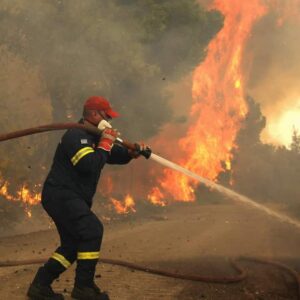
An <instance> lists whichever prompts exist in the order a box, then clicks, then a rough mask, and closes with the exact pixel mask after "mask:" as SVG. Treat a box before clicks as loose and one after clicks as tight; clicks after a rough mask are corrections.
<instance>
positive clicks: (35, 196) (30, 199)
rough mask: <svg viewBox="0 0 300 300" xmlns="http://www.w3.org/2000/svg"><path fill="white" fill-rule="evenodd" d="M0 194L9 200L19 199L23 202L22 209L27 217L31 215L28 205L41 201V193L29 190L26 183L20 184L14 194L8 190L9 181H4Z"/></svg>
mask: <svg viewBox="0 0 300 300" xmlns="http://www.w3.org/2000/svg"><path fill="white" fill-rule="evenodd" d="M37 187H40V185H39V184H38V185H36V186H35V188H37ZM0 196H2V197H4V198H5V199H6V200H9V201H15V202H17V201H20V202H23V203H24V204H25V207H24V210H25V213H26V214H27V216H28V217H31V216H32V214H31V210H30V207H29V206H32V205H36V204H38V203H40V201H41V194H40V193H34V192H31V191H30V190H29V189H28V187H27V186H26V185H23V186H21V187H20V188H19V189H18V190H17V192H16V196H14V195H12V194H11V193H10V192H9V182H8V181H4V182H3V183H2V186H1V188H0Z"/></svg>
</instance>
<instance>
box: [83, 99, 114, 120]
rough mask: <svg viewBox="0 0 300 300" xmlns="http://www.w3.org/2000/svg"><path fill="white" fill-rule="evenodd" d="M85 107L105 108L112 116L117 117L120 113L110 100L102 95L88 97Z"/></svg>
mask: <svg viewBox="0 0 300 300" xmlns="http://www.w3.org/2000/svg"><path fill="white" fill-rule="evenodd" d="M84 108H87V109H93V110H103V111H104V112H105V113H106V114H107V115H109V116H110V117H111V118H116V117H118V116H119V113H117V112H116V111H114V110H113V109H112V107H111V106H110V103H109V102H108V100H106V99H105V98H104V97H101V96H91V97H90V98H88V99H87V100H86V101H85V103H84Z"/></svg>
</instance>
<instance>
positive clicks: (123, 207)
mask: <svg viewBox="0 0 300 300" xmlns="http://www.w3.org/2000/svg"><path fill="white" fill-rule="evenodd" d="M110 200H111V202H112V204H113V205H114V209H115V211H116V212H117V213H118V214H128V213H129V212H134V213H135V212H136V210H135V202H134V199H133V198H132V196H130V195H129V194H128V195H126V197H125V199H124V200H123V201H120V200H117V199H115V198H111V199H110Z"/></svg>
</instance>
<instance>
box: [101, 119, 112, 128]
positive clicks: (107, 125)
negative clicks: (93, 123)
mask: <svg viewBox="0 0 300 300" xmlns="http://www.w3.org/2000/svg"><path fill="white" fill-rule="evenodd" d="M105 128H112V127H111V125H110V124H109V123H108V122H107V121H106V120H104V119H103V120H101V121H100V122H99V124H98V129H99V130H100V131H103V130H104V129H105Z"/></svg>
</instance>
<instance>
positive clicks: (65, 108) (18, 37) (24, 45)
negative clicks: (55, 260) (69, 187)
mask: <svg viewBox="0 0 300 300" xmlns="http://www.w3.org/2000/svg"><path fill="white" fill-rule="evenodd" d="M0 25H1V26H0V53H1V55H0V66H1V68H0V77H1V80H2V86H1V88H0V99H1V100H0V106H1V111H0V113H1V118H0V124H1V128H2V129H1V131H3V132H9V131H12V130H16V129H22V128H26V127H29V126H35V125H41V124H45V123H49V122H63V121H77V120H78V119H79V118H80V117H81V111H82V103H83V101H84V100H85V99H86V98H87V97H89V96H91V95H103V96H105V97H107V98H108V99H109V100H110V101H111V103H112V104H113V106H114V107H115V109H116V110H117V111H119V112H120V114H121V118H120V119H119V120H116V121H115V123H114V126H115V127H117V128H118V129H119V130H120V131H121V132H122V133H123V136H124V137H127V138H128V139H132V140H133V141H139V140H145V139H147V138H151V137H153V136H154V135H156V134H157V133H158V132H159V131H160V130H161V128H163V127H164V124H166V123H168V122H175V124H177V123H184V121H185V120H184V119H183V118H182V117H183V115H184V114H183V113H179V114H178V113H173V112H172V109H171V105H170V101H171V100H172V99H173V98H175V97H176V95H175V96H174V92H173V90H172V89H170V86H172V85H174V84H175V83H176V82H178V81H179V80H180V79H181V78H183V77H185V76H188V74H190V72H191V71H192V70H193V69H194V67H195V66H196V65H197V64H198V63H199V62H200V61H201V59H203V57H204V56H205V49H206V46H207V44H208V42H209V41H210V39H211V38H212V37H213V36H214V35H215V33H216V32H217V31H218V30H219V29H220V28H221V26H222V17H221V15H220V14H219V13H217V12H213V11H212V12H207V11H205V10H204V9H203V8H202V7H200V6H199V5H198V4H197V1H194V0H184V1H172V0H170V1H164V2H163V3H161V2H160V1H146V0H145V1H120V0H114V1H98V0H88V1H79V0H49V1H30V2H26V1H23V0H12V1H11V0H0ZM177 99H178V98H177ZM178 101H182V102H185V100H184V99H178ZM187 105H188V104H184V105H181V106H184V107H186V106H187ZM60 135H61V133H49V134H44V135H40V136H34V137H30V138H24V139H20V140H18V141H11V142H5V143H2V144H1V145H0V146H1V147H0V155H1V156H2V157H3V158H4V159H3V160H1V162H0V176H1V178H0V188H1V186H2V185H3V184H4V183H5V182H6V181H9V182H10V188H11V190H10V192H12V193H13V192H15V191H16V190H18V189H19V187H22V186H24V185H26V186H29V187H30V188H31V189H34V187H35V186H36V185H37V184H41V183H43V180H44V178H45V176H46V173H47V170H48V169H49V166H50V163H51V158H52V156H53V153H54V149H55V146H56V144H57V142H58V140H59V137H60ZM36 191H37V192H39V190H38V188H37V190H36Z"/></svg>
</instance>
